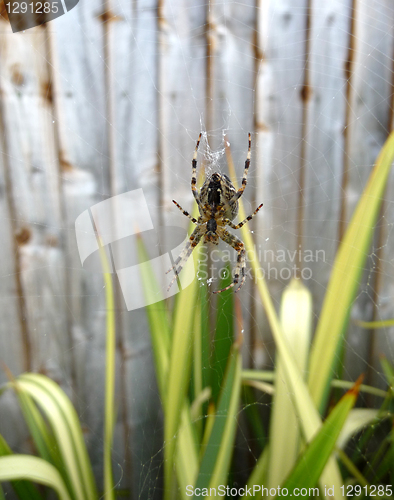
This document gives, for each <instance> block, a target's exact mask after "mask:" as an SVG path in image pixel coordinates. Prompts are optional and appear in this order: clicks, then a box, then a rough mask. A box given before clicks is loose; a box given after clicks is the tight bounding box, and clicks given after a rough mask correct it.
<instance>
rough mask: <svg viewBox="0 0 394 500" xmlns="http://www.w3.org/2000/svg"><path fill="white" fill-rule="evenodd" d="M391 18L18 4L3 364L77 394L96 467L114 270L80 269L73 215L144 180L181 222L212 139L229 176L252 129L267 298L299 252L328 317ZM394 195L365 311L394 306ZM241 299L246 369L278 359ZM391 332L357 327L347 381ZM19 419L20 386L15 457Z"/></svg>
mask: <svg viewBox="0 0 394 500" xmlns="http://www.w3.org/2000/svg"><path fill="white" fill-rule="evenodd" d="M393 26H394V6H393V3H392V1H391V0H327V1H326V2H319V1H317V0H292V1H290V0H255V1H252V0H244V1H242V2H233V1H230V0H225V1H222V2H217V1H215V0H212V1H209V2H205V1H200V0H196V1H194V2H193V1H191V0H188V1H187V0H184V1H181V0H179V1H177V0H158V3H157V2H155V1H154V0H140V1H135V0H133V1H129V0H127V1H126V0H105V1H104V2H98V1H96V0H80V3H79V4H78V5H77V6H76V7H75V8H74V9H73V10H72V11H71V12H69V13H67V14H66V15H64V16H62V17H60V18H58V19H56V20H55V21H52V22H51V23H48V24H47V25H43V26H41V27H37V28H33V29H30V30H27V31H26V32H23V33H16V34H13V33H12V31H11V28H10V25H9V23H8V21H7V19H6V16H5V14H4V10H3V14H2V19H1V21H0V129H1V130H0V150H1V152H2V154H1V156H0V161H1V163H0V214H1V224H0V241H1V259H0V318H1V323H0V324H1V327H0V328H1V329H0V359H1V361H2V362H3V363H5V364H6V365H7V366H8V368H9V369H10V370H11V371H12V372H13V373H14V374H18V373H20V372H23V371H25V370H35V371H40V372H42V373H45V374H47V375H49V376H50V377H52V378H53V379H54V380H55V381H57V382H58V383H59V384H61V386H62V387H63V388H64V389H65V390H66V391H67V392H68V394H69V395H70V396H71V398H72V400H73V401H74V403H75V405H76V407H77V410H78V413H79V415H80V417H81V420H82V422H83V423H84V424H85V425H86V438H87V441H88V444H89V451H90V453H91V456H92V459H93V463H94V467H95V473H96V475H97V477H100V475H101V470H102V462H101V458H100V457H101V456H102V453H101V447H102V424H103V421H102V415H103V387H104V379H103V377H104V347H105V345H104V344H105V305H104V291H103V280H102V276H101V275H100V274H99V273H97V272H96V273H94V272H91V271H89V270H88V269H84V268H82V266H81V262H80V259H79V254H78V249H77V245H76V238H75V228H74V224H75V220H76V218H77V217H78V215H79V214H81V213H82V212H83V211H84V210H86V209H88V208H89V207H91V206H92V205H94V204H96V203H98V202H100V201H102V200H105V199H107V198H109V197H111V196H114V195H116V194H119V193H123V192H127V191H130V190H133V189H137V188H142V189H143V192H144V195H145V198H146V200H147V202H148V206H149V211H150V215H151V217H152V220H153V222H154V225H155V227H160V228H163V227H164V225H171V223H175V222H174V221H176V224H179V221H180V218H181V217H182V215H181V214H180V213H179V214H178V213H177V209H176V208H175V207H174V206H173V204H172V203H171V200H172V199H173V198H175V199H176V200H177V201H178V202H179V203H180V204H181V205H182V206H183V207H184V208H185V209H187V210H190V209H191V207H192V196H191V191H190V174H191V168H190V167H191V157H192V154H193V149H194V146H195V142H196V139H197V137H198V134H199V132H200V130H203V131H207V132H208V140H209V148H208V147H207V145H206V144H205V143H204V144H203V145H202V154H200V156H199V163H200V164H202V165H203V166H205V167H206V168H207V169H208V170H209V169H212V168H214V167H216V168H220V170H221V171H223V172H226V168H227V167H226V162H225V157H224V155H223V145H224V139H223V131H225V133H226V137H227V140H228V141H229V142H230V144H231V151H232V155H233V157H234V161H235V165H236V168H237V174H238V176H239V178H241V176H242V172H243V162H244V159H245V155H246V151H247V134H248V132H249V131H251V132H252V133H253V148H252V164H251V169H250V174H249V184H248V187H247V190H246V195H245V197H246V207H247V209H248V210H251V211H252V210H253V209H254V207H255V205H257V204H258V203H260V202H263V203H264V207H263V209H262V210H261V211H260V213H259V215H258V216H257V217H256V219H255V220H254V222H253V232H254V237H255V241H256V244H257V246H258V249H259V250H260V251H261V252H262V254H261V255H262V259H261V261H262V267H263V268H264V270H265V272H266V274H267V277H268V281H269V287H270V290H271V293H272V296H273V298H274V300H275V303H276V304H277V306H278V307H279V301H280V297H281V293H282V291H283V289H284V287H285V286H286V285H287V284H288V282H289V277H290V274H291V272H290V274H289V270H291V269H292V267H293V265H294V264H293V260H294V259H296V263H297V262H298V261H301V267H302V268H308V269H310V274H309V271H307V274H305V277H306V278H307V279H305V284H306V285H307V286H308V287H309V288H310V290H311V291H312V293H313V299H314V308H315V313H316V315H318V313H319V310H320V307H321V304H322V300H323V297H324V293H325V290H326V287H327V283H328V279H329V275H330V270H331V267H332V264H333V261H334V258H335V252H336V250H337V248H338V245H339V242H340V240H341V237H342V235H343V232H344V231H345V229H346V225H347V222H348V221H349V219H350V217H351V214H352V212H353V210H354V208H355V206H356V203H357V201H358V198H359V196H360V194H361V192H362V190H363V188H364V186H365V183H366V180H367V178H368V176H369V174H370V172H371V169H372V166H373V163H374V161H375V158H376V156H377V154H378V152H379V150H380V148H381V146H382V145H383V143H384V141H385V139H386V138H387V135H388V133H389V132H390V130H391V129H392V122H393V114H392V109H393V103H392V94H393V78H392V72H393V61H392V57H393V49H394V43H393V41H394V28H393ZM215 152H216V153H217V154H214V153H215ZM216 162H218V165H219V167H217V165H216ZM393 197H394V177H391V179H390V182H389V185H388V188H387V191H386V195H385V199H384V200H383V208H382V211H381V215H380V217H379V223H378V227H377V229H376V234H375V240H374V243H373V246H372V248H371V251H370V255H369V258H368V261H367V265H366V269H365V274H364V276H363V279H362V281H361V283H360V292H359V295H358V297H357V300H356V302H355V304H354V308H353V312H352V318H358V319H365V320H370V319H373V318H375V319H387V318H391V317H394V301H393V299H394V279H393V275H394V271H393V257H392V254H393V251H394V233H393V231H392V228H393V222H394V205H393V203H392V201H391V200H392V199H393ZM183 223H184V227H186V223H187V220H186V219H185V221H184V222H183ZM299 251H300V252H301V259H300V258H299ZM306 251H310V252H311V253H310V254H308V255H312V257H311V259H312V260H311V261H307V260H306V258H305V257H304V256H305V255H306V253H305V252H306ZM264 252H266V253H265V254H264ZM294 255H296V257H294ZM273 268H274V269H273ZM270 270H271V274H269V272H270ZM214 285H215V286H217V282H216V283H214ZM118 295H119V297H118V304H117V308H118V314H117V321H118V325H117V326H118V331H117V334H118V344H117V356H118V363H117V366H118V373H117V381H118V389H117V390H118V398H117V401H118V405H119V406H118V421H117V425H116V429H115V445H114V464H115V474H116V477H117V479H118V480H119V482H120V483H119V484H120V486H121V487H123V488H129V489H131V491H132V492H133V498H139V497H143V498H153V497H157V498H160V496H161V483H160V479H159V478H160V474H159V472H158V468H159V467H160V464H161V461H162V457H161V454H160V448H161V430H162V424H161V410H160V401H159V397H158V393H157V389H156V385H155V375H154V370H153V366H152V358H151V351H150V338H149V331H148V327H147V321H146V317H145V311H144V310H143V309H140V310H136V311H131V312H128V311H127V308H126V306H125V304H124V301H123V299H122V296H121V294H120V293H119V294H118ZM239 296H240V297H241V301H242V304H243V310H244V319H245V363H248V364H252V365H254V366H257V367H267V366H270V365H271V364H272V360H273V355H274V350H273V342H272V340H271V337H270V333H269V328H268V326H267V324H266V319H265V317H264V313H263V311H261V310H260V309H259V308H258V307H256V303H255V290H254V286H253V283H252V282H251V280H249V281H248V283H247V285H246V286H245V288H244V290H243V291H242V292H241V293H240V294H239ZM393 335H394V331H393V329H386V330H379V331H376V332H373V331H368V330H362V329H360V328H358V327H357V326H355V325H354V324H353V323H352V324H351V326H350V334H349V337H348V339H347V342H346V346H345V347H346V349H347V363H346V365H345V366H344V367H343V368H344V370H343V372H344V376H349V377H352V376H353V375H355V374H358V373H360V372H361V371H363V372H365V371H367V372H368V375H369V382H370V383H374V384H381V383H382V381H383V377H382V374H381V368H380V365H379V359H378V356H379V354H380V353H381V352H384V353H386V354H387V355H389V356H390V357H391V359H393V357H394V356H393V354H394V336H393ZM5 380H6V377H5V375H4V373H3V372H1V373H0V381H5ZM18 415H19V412H18V409H17V403H16V401H15V400H14V399H13V398H12V397H11V395H9V394H5V395H4V396H2V399H1V404H0V432H1V433H2V434H3V435H4V436H5V437H6V439H7V441H8V442H9V444H10V445H11V447H12V448H13V449H14V450H26V449H27V450H28V449H29V443H28V442H27V441H26V438H27V434H26V430H25V429H24V427H23V426H22V424H21V419H20V418H19V416H18Z"/></svg>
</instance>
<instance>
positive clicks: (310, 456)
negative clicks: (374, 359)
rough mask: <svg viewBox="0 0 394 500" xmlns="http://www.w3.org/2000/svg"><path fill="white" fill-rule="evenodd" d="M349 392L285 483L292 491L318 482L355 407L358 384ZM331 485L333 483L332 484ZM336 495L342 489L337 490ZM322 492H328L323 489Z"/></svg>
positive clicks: (309, 486)
mask: <svg viewBox="0 0 394 500" xmlns="http://www.w3.org/2000/svg"><path fill="white" fill-rule="evenodd" d="M359 384H360V381H359V382H358V383H356V385H355V386H354V388H353V389H352V390H350V391H349V392H347V393H346V394H345V395H344V396H343V397H342V398H341V400H340V401H339V402H338V403H337V405H336V406H335V408H334V409H333V410H332V411H331V413H330V414H329V416H328V417H327V419H326V421H325V422H324V424H323V426H322V428H321V429H320V431H319V432H318V434H317V435H316V436H315V437H314V438H313V439H312V441H311V442H310V443H309V445H308V447H307V449H306V451H305V452H304V453H303V455H302V456H301V458H300V460H299V461H298V463H297V465H296V466H295V468H294V469H293V470H292V472H291V473H290V475H289V477H288V478H287V479H286V481H285V482H284V484H283V487H282V489H284V488H287V490H288V491H289V492H290V493H291V492H293V490H294V488H306V489H309V488H312V487H314V486H315V485H316V484H317V481H318V480H319V477H320V476H321V474H322V472H323V469H324V467H325V465H326V463H327V461H328V459H329V458H330V457H331V454H332V452H333V450H334V448H335V444H336V442H337V439H338V436H339V433H340V431H341V429H342V428H343V426H344V424H345V422H346V419H347V417H348V415H349V412H350V410H351V409H352V408H353V406H354V404H355V402H356V399H357V396H358V392H359V391H358V385H359ZM330 486H331V485H330ZM334 492H335V497H336V496H337V495H340V491H335V488H334ZM321 494H326V493H325V492H323V491H321Z"/></svg>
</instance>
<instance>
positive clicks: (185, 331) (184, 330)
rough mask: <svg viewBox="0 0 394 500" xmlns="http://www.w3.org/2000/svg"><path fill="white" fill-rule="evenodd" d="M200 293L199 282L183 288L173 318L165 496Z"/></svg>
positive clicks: (169, 489)
mask: <svg viewBox="0 0 394 500" xmlns="http://www.w3.org/2000/svg"><path fill="white" fill-rule="evenodd" d="M196 296H197V282H196V280H194V281H193V283H192V284H191V285H189V286H188V287H187V288H185V289H183V290H182V291H181V292H180V293H179V294H178V298H177V306H176V315H175V321H174V332H173V341H172V348H171V356H170V366H169V373H168V381H167V394H166V399H165V402H164V407H165V422H164V438H165V449H164V456H165V463H164V479H165V497H166V498H167V499H169V498H170V495H171V492H172V491H174V489H175V487H174V486H173V485H172V482H173V480H172V479H173V477H174V473H173V470H174V458H175V450H176V443H177V435H178V431H179V429H178V428H179V423H180V420H181V413H182V409H183V407H184V404H185V400H186V394H187V391H188V388H189V383H190V369H191V356H192V338H193V335H192V333H193V320H194V315H195V310H194V307H192V306H191V305H192V304H195V302H196Z"/></svg>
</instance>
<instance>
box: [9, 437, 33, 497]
mask: <svg viewBox="0 0 394 500" xmlns="http://www.w3.org/2000/svg"><path fill="white" fill-rule="evenodd" d="M12 454H13V453H12V451H11V448H10V447H9V446H8V444H7V442H6V441H5V439H4V438H3V436H2V435H1V434H0V457H4V456H10V455H12ZM11 486H12V487H13V489H14V491H15V493H16V494H17V495H18V497H19V498H20V499H22V500H23V499H28V500H43V498H42V496H41V495H40V493H39V492H38V490H37V488H36V487H35V486H34V484H33V483H31V482H30V481H22V480H18V481H11ZM1 493H2V488H1V486H0V499H1V498H2V497H1ZM3 497H4V493H3Z"/></svg>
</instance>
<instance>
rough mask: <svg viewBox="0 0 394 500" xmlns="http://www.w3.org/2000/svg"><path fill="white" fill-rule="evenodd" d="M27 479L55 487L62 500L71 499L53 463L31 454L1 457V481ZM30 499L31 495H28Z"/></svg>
mask: <svg viewBox="0 0 394 500" xmlns="http://www.w3.org/2000/svg"><path fill="white" fill-rule="evenodd" d="M19 479H27V480H29V481H34V482H36V483H39V484H43V485H45V486H49V487H50V488H53V489H54V490H55V491H56V493H57V494H58V495H59V498H60V500H71V497H70V495H69V494H68V492H67V488H66V486H65V484H64V482H63V480H62V478H61V476H60V474H59V472H58V471H57V470H56V469H55V467H54V466H53V465H51V464H50V463H48V462H46V461H45V460H43V459H42V458H38V457H33V456H30V455H10V456H8V457H0V482H3V481H16V480H19ZM27 498H29V500H30V497H27Z"/></svg>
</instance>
